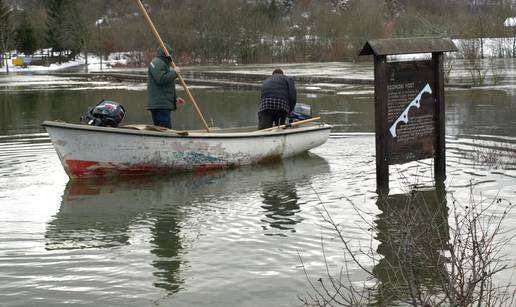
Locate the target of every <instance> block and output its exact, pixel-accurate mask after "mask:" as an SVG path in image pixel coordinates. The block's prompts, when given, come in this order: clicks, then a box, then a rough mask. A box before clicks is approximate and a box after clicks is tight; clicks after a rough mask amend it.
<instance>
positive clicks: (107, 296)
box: [0, 67, 516, 306]
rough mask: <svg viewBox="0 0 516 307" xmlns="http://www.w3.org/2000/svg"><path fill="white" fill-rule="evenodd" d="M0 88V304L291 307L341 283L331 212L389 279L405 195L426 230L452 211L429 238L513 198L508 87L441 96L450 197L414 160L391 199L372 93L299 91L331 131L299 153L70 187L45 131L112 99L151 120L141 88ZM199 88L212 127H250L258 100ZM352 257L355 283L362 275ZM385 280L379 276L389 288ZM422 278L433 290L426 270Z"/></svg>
mask: <svg viewBox="0 0 516 307" xmlns="http://www.w3.org/2000/svg"><path fill="white" fill-rule="evenodd" d="M327 68H328V67H327ZM242 69H245V68H242ZM248 69H251V68H248ZM299 69H301V68H299ZM321 69H324V67H322V68H321ZM328 69H329V68H328ZM356 69H357V70H362V68H361V67H358V68H356ZM266 70H267V68H264V71H266ZM350 70H352V69H351V68H350ZM299 73H303V72H302V71H300V72H299ZM306 73H307V74H308V73H309V72H308V71H307V72H306ZM0 80H1V83H0V208H1V209H2V214H0V302H2V303H3V304H7V305H20V306H27V305H38V306H56V305H62V304H71V303H74V304H79V305H83V306H98V305H113V306H149V305H154V306H155V305H164V306H171V305H172V306H297V305H300V304H301V301H300V299H299V297H305V296H306V293H307V291H308V292H309V293H310V291H311V290H310V286H309V280H310V281H312V282H316V280H317V279H318V278H323V279H324V278H327V271H326V269H327V268H326V265H327V266H328V267H329V269H330V272H331V273H332V274H338V273H339V269H340V268H341V267H342V266H343V265H344V263H345V259H347V258H344V257H345V256H344V253H343V245H342V242H340V241H339V240H338V239H337V238H336V237H335V233H334V232H333V231H331V230H330V229H328V227H327V226H328V225H327V224H326V223H325V222H324V219H323V216H324V215H323V214H322V213H323V212H324V208H325V209H326V210H328V213H329V214H330V215H331V216H332V218H333V219H334V220H335V221H336V222H337V223H339V224H340V226H341V227H342V233H343V235H344V237H345V239H346V240H347V241H348V242H350V246H351V248H352V249H353V250H354V251H356V252H357V253H358V252H359V251H360V250H363V249H370V250H372V252H373V253H374V254H375V256H376V259H378V260H380V261H378V262H376V261H372V260H371V259H369V258H367V257H361V258H360V259H361V262H362V264H363V266H364V267H366V268H367V269H369V270H372V271H374V272H384V273H385V272H386V270H385V263H386V262H387V261H392V259H393V257H395V255H396V253H395V250H394V249H396V246H392V245H391V244H386V242H385V239H384V238H385V236H386V235H387V234H389V233H393V232H396V231H397V230H398V228H399V227H400V224H402V223H404V222H405V221H404V220H397V221H396V220H394V221H393V220H392V216H393V215H394V216H398V217H401V216H402V215H401V214H393V213H397V212H396V211H397V210H398V209H396V208H402V207H403V204H405V203H406V202H407V199H408V198H409V196H410V195H412V194H413V193H416V192H417V193H422V195H423V197H424V199H426V201H425V202H422V203H421V205H420V206H418V207H416V208H414V210H415V211H416V212H417V214H416V215H417V216H418V219H417V225H416V226H415V228H417V227H419V228H421V227H425V225H428V224H431V223H433V222H434V221H432V216H431V215H430V214H428V213H429V212H436V211H442V212H443V214H444V216H449V220H447V219H446V218H444V220H443V221H441V222H442V223H441V224H439V225H440V227H439V228H438V229H435V236H436V237H437V236H440V235H443V236H446V235H447V233H448V228H449V227H450V225H448V222H449V221H450V222H451V219H452V216H453V215H452V211H453V208H454V206H457V207H458V208H459V209H460V208H464V207H465V206H467V205H468V204H470V203H471V199H472V198H474V200H475V201H476V202H477V203H479V202H483V201H484V202H485V203H489V202H490V201H492V200H493V199H500V200H501V202H500V205H498V206H494V207H491V208H490V213H493V214H495V215H498V216H499V215H501V214H502V213H503V211H505V210H507V209H508V207H510V205H511V204H512V205H514V203H515V202H516V86H514V85H510V84H505V85H500V86H491V87H489V88H473V89H454V88H449V89H447V92H446V136H447V137H446V146H447V152H446V154H447V176H448V177H447V180H446V182H445V186H444V190H441V189H437V188H436V187H435V185H434V183H433V179H432V178H433V173H432V172H433V165H432V161H431V160H422V161H419V162H413V163H407V164H403V165H395V166H391V169H390V171H391V191H390V194H389V195H388V196H386V195H382V196H379V195H378V194H377V193H376V186H375V185H376V178H375V148H374V144H375V140H374V134H373V131H374V113H373V111H374V107H373V95H374V94H373V91H372V88H371V87H370V86H367V85H364V86H352V87H351V86H350V87H349V88H347V89H346V88H343V89H339V92H338V93H336V94H331V95H329V94H324V92H321V93H317V91H315V92H312V93H304V94H301V95H300V97H299V99H298V100H299V101H300V102H303V103H307V104H310V105H311V107H312V111H313V113H314V114H320V115H321V117H322V119H323V120H324V121H325V122H327V123H329V124H332V125H333V126H334V129H333V130H332V134H331V136H330V139H329V140H328V142H327V143H326V144H324V145H323V146H320V147H318V148H316V149H314V150H311V151H310V152H309V153H308V154H306V155H302V156H299V157H296V158H292V159H287V160H285V161H283V162H279V163H272V164H267V165H261V166H260V165H258V166H251V167H242V168H239V169H236V170H229V171H220V172H209V173H205V174H182V175H175V176H159V177H156V176H145V177H132V178H116V179H104V180H74V181H69V179H68V177H67V176H66V174H65V173H64V171H63V169H62V167H61V164H60V163H59V160H58V157H57V155H56V153H55V151H54V149H53V147H52V145H51V143H50V141H49V139H48V136H47V134H46V133H45V131H44V130H43V129H42V128H41V126H40V124H41V122H42V121H43V120H64V121H69V122H78V121H79V117H80V116H81V115H83V114H84V113H86V111H87V110H88V107H89V106H93V105H94V104H95V103H96V102H97V101H99V100H100V99H108V100H114V101H117V102H120V103H122V104H123V105H124V107H125V108H126V111H127V112H126V118H125V119H124V123H126V124H129V123H149V122H150V115H149V114H148V112H147V111H146V110H145V94H146V93H145V85H144V84H135V83H125V82H121V83H115V82H107V81H86V80H84V79H80V78H76V79H70V78H66V77H55V76H43V75H17V76H0ZM312 85H313V84H312ZM303 86H311V85H310V84H306V85H303ZM178 88H179V87H178ZM192 93H193V94H194V96H195V98H196V100H197V102H198V103H199V106H200V108H201V110H202V111H203V113H204V115H205V117H206V119H207V120H208V122H209V123H210V125H212V126H218V127H234V126H248V125H255V124H256V123H257V119H256V109H257V106H258V105H257V104H258V98H259V92H258V91H253V90H240V91H230V90H226V89H223V88H218V87H193V88H192ZM181 94H183V92H182V91H180V95H181ZM173 126H174V128H177V129H197V128H201V127H202V126H201V123H200V121H199V120H198V118H197V116H196V114H195V113H194V112H193V110H192V108H191V107H190V106H185V107H183V108H182V109H180V110H179V111H177V112H175V113H174V114H173ZM384 198H386V199H387V200H388V202H389V203H390V206H385V205H384V204H383V203H382V199H384ZM399 210H400V211H401V209H399ZM389 217H391V218H389ZM370 223H372V224H374V226H375V227H374V228H375V230H376V233H371V229H370V228H371V227H370V226H371V225H370ZM514 225H516V211H515V210H512V211H509V213H508V215H507V217H506V218H505V220H504V227H505V229H506V230H507V232H506V235H508V236H510V235H516V230H515V229H514ZM443 233H444V234H443ZM441 243H442V242H441ZM514 244H515V242H514V241H513V242H512V244H510V245H507V246H506V247H505V249H504V257H503V261H505V262H506V263H508V264H514V263H515V262H516V256H514V255H515V254H516V247H515V245H514ZM323 246H324V254H323ZM442 248H444V247H443V246H434V249H432V250H430V251H428V252H429V253H439V251H440V249H442ZM348 260H349V259H348ZM347 263H348V265H349V267H348V276H349V281H350V282H356V283H358V284H360V283H361V282H363V281H365V280H367V279H368V275H367V274H366V273H365V272H364V271H363V270H362V269H360V268H359V267H358V266H357V265H355V264H353V263H351V262H347ZM303 265H304V268H303ZM305 270H306V273H307V275H308V278H309V280H308V279H307V277H306V275H305ZM422 270H425V269H424V268H422ZM384 273H378V276H377V277H378V279H380V280H382V281H384V282H387V279H388V277H389V275H388V274H384ZM424 273H425V274H428V276H429V278H428V280H429V282H430V283H432V282H434V281H435V280H434V279H432V277H431V276H432V274H433V272H432V271H431V270H428V269H427V271H426V272H424ZM498 282H500V283H501V284H504V283H506V282H512V283H513V284H514V283H516V277H515V276H514V271H513V270H508V271H503V272H502V273H501V274H500V276H499V277H498ZM374 300H375V301H383V302H385V303H386V304H392V305H396V302H395V301H388V300H386V299H385V298H380V297H378V298H374Z"/></svg>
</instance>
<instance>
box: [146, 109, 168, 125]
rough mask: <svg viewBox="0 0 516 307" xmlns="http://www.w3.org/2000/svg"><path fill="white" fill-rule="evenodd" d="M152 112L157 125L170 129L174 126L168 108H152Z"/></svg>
mask: <svg viewBox="0 0 516 307" xmlns="http://www.w3.org/2000/svg"><path fill="white" fill-rule="evenodd" d="M150 111H151V114H152V121H153V122H154V125H155V126H160V127H165V128H168V129H171V128H172V118H171V115H170V110H168V109H153V110H150Z"/></svg>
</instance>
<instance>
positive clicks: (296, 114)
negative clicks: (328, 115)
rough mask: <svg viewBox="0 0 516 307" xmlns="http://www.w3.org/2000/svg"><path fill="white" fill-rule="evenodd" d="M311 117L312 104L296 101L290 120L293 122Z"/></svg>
mask: <svg viewBox="0 0 516 307" xmlns="http://www.w3.org/2000/svg"><path fill="white" fill-rule="evenodd" d="M309 118H312V110H311V108H310V105H308V104H304V103H296V106H295V107H294V110H292V112H291V113H290V115H289V121H290V122H291V123H292V122H296V121H300V120H305V119H309Z"/></svg>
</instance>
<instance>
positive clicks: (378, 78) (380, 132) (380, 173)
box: [374, 56, 389, 193]
mask: <svg viewBox="0 0 516 307" xmlns="http://www.w3.org/2000/svg"><path fill="white" fill-rule="evenodd" d="M386 64H387V57H386V56H375V58H374V88H375V91H374V108H375V112H374V118H375V127H376V134H375V135H376V139H375V142H376V186H377V190H378V191H382V192H387V191H388V190H389V160H388V155H387V130H388V128H387V77H388V76H387V74H386ZM387 193H388V192H387Z"/></svg>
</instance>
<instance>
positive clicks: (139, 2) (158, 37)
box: [136, 0, 210, 132]
mask: <svg viewBox="0 0 516 307" xmlns="http://www.w3.org/2000/svg"><path fill="white" fill-rule="evenodd" d="M136 2H137V3H138V6H139V7H140V10H141V11H142V14H143V16H144V17H145V20H146V21H147V23H148V24H149V27H150V28H151V30H152V33H153V34H154V36H155V37H156V40H157V41H158V43H159V45H160V46H161V49H163V50H164V51H165V55H166V56H168V57H170V54H169V53H168V50H167V47H166V46H165V44H164V43H163V40H162V39H161V36H160V35H159V33H158V30H156V27H155V26H154V24H153V23H152V20H151V19H150V17H149V14H148V13H147V10H146V9H145V6H143V3H142V1H141V0H136ZM171 66H172V68H174V69H175V68H176V67H177V66H176V64H175V63H174V61H172V63H171ZM177 77H178V79H179V83H181V85H182V86H183V89H184V90H185V92H186V95H188V98H189V99H190V102H191V103H192V104H193V106H194V109H195V111H196V112H197V114H198V115H199V117H200V118H201V120H202V123H203V124H204V128H205V129H206V131H208V132H210V127H209V126H208V123H206V120H205V119H204V116H203V115H202V113H201V110H200V109H199V107H198V106H197V103H196V102H195V99H194V97H193V96H192V93H191V92H190V90H189V89H188V86H187V85H186V82H185V80H184V79H183V77H182V76H181V74H180V73H177Z"/></svg>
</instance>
